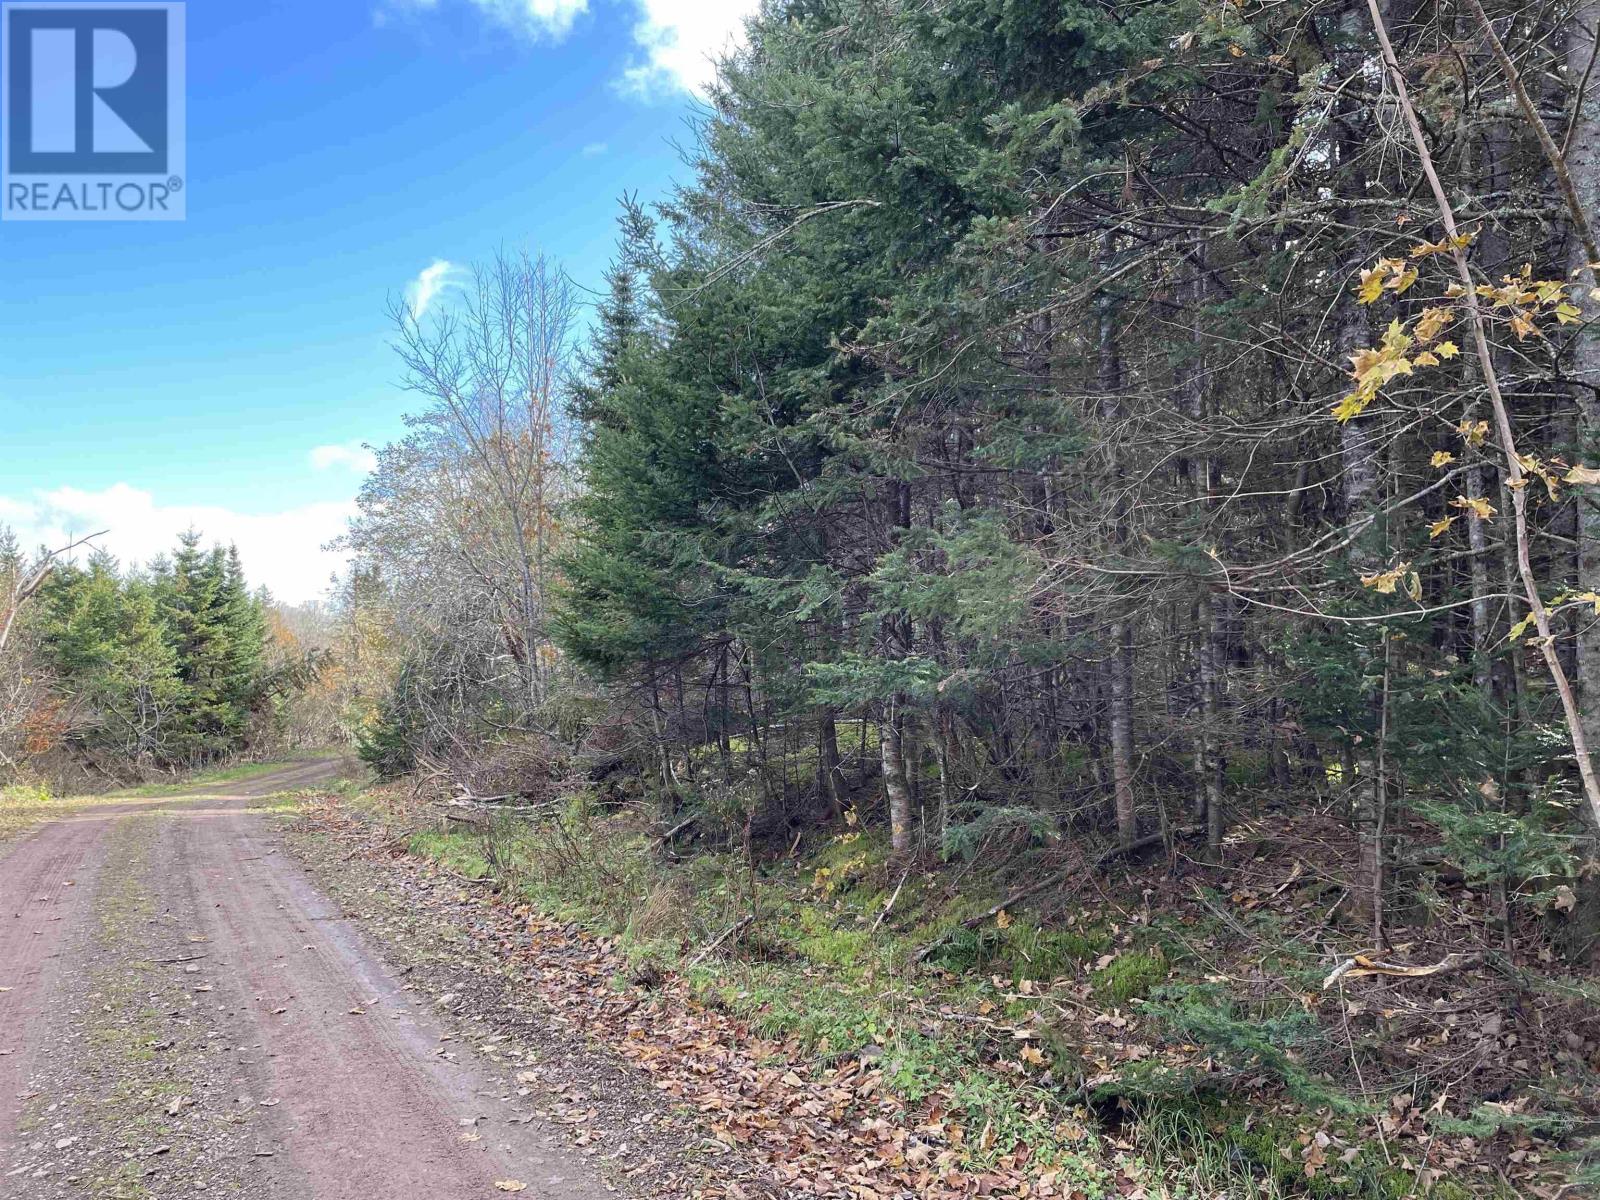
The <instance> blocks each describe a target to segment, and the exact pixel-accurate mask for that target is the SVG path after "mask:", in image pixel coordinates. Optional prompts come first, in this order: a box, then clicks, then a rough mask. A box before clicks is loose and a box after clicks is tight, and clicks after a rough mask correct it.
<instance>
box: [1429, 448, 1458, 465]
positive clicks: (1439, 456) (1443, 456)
mask: <svg viewBox="0 0 1600 1200" xmlns="http://www.w3.org/2000/svg"><path fill="white" fill-rule="evenodd" d="M1455 460H1456V456H1455V455H1454V454H1451V453H1450V451H1448V450H1435V451H1434V452H1433V457H1432V458H1430V459H1429V460H1428V465H1429V466H1430V467H1448V466H1449V465H1450V464H1451V463H1453V462H1455Z"/></svg>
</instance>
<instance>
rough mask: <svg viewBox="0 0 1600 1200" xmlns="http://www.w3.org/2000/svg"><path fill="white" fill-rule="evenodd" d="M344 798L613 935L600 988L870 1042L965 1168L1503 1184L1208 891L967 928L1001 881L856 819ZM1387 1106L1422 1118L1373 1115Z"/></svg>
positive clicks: (823, 1056)
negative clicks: (931, 860)
mask: <svg viewBox="0 0 1600 1200" xmlns="http://www.w3.org/2000/svg"><path fill="white" fill-rule="evenodd" d="M339 799H340V804H341V806H342V807H343V808H344V810H345V811H346V812H347V813H349V814H356V815H359V816H361V817H363V818H364V819H366V820H369V821H373V822H376V823H379V824H382V825H383V826H385V827H386V832H387V833H388V834H389V835H390V836H391V837H396V838H399V839H400V840H401V841H402V843H403V844H404V845H405V847H406V849H407V850H408V851H409V852H410V853H411V854H412V855H414V856H417V857H418V858H422V859H425V860H428V861H430V862H433V863H435V864H437V865H438V866H439V867H440V868H442V869H443V870H445V871H447V872H448V873H449V874H451V875H453V876H456V877H459V878H462V879H465V880H478V881H481V880H493V881H494V882H496V883H497V884H498V885H499V887H500V889H501V891H502V892H503V893H504V894H506V895H508V896H509V897H510V898H511V899H512V900H513V901H515V902H520V903H526V904H527V905H529V906H530V907H531V908H533V909H535V910H537V911H539V912H541V913H544V914H546V915H549V916H552V917H555V918H558V919H560V920H564V921H570V922H573V923H575V924H577V925H579V926H581V927H583V928H585V929H587V930H589V931H590V932H593V933H595V934H597V935H601V936H604V937H607V938H611V939H615V940H616V943H617V945H618V947H619V948H620V950H621V952H622V953H623V955H624V956H625V960H626V963H627V971H626V973H625V977H623V978H619V979H618V981H617V985H618V986H619V987H626V986H628V985H629V984H630V983H637V982H639V981H641V980H643V981H648V980H649V979H650V978H651V977H652V976H655V975H657V974H659V973H661V972H674V973H677V974H679V975H682V976H683V977H685V978H686V979H687V980H688V981H689V982H690V984H691V986H692V988H693V990H694V994H695V995H696V996H697V997H698V999H699V1000H700V1001H701V1002H702V1003H704V1004H705V1005H707V1006H710V1007H712V1008H715V1009H718V1010H720V1011H722V1012H725V1013H729V1014H732V1015H734V1016H736V1017H738V1018H739V1019H740V1020H741V1021H743V1022H745V1023H746V1024H747V1025H748V1028H749V1029H750V1031H751V1033H752V1035H754V1036H756V1037H759V1038H762V1039H767V1040H771V1041H774V1042H777V1043H779V1044H781V1045H782V1046H784V1048H785V1049H784V1055H785V1058H786V1059H787V1060H788V1061H789V1062H791V1063H796V1064H800V1063H804V1064H810V1065H812V1066H815V1065H817V1064H829V1063H837V1062H841V1061H847V1060H849V1059H851V1058H853V1057H863V1058H866V1059H870V1060H871V1061H873V1062H874V1063H875V1064H876V1065H877V1066H878V1067H880V1068H881V1069H882V1070H883V1071H884V1076H885V1082H886V1084H887V1085H888V1086H889V1087H891V1088H892V1089H893V1091H894V1093H895V1095H896V1096H897V1097H898V1098H899V1100H900V1102H901V1104H902V1106H903V1112H904V1114H905V1120H906V1121H907V1123H908V1124H918V1123H922V1122H926V1121H928V1120H929V1119H930V1114H932V1115H933V1119H934V1120H937V1121H939V1122H941V1123H942V1124H944V1125H945V1126H947V1127H948V1128H950V1129H952V1130H955V1131H957V1133H958V1134H959V1136H958V1137H957V1138H955V1139H954V1150H955V1154H956V1158H955V1161H956V1162H957V1163H958V1165H959V1166H960V1167H961V1168H962V1169H963V1170H966V1171H969V1172H977V1173H982V1172H986V1171H1004V1170H1007V1169H1014V1168H1015V1167H1016V1165H1017V1164H1018V1162H1019V1161H1022V1162H1026V1164H1027V1169H1028V1171H1029V1172H1031V1173H1032V1175H1033V1176H1035V1177H1039V1176H1041V1175H1043V1176H1046V1177H1048V1178H1049V1179H1050V1180H1051V1186H1057V1185H1060V1186H1062V1187H1064V1188H1065V1191H1064V1192H1063V1194H1065V1195H1073V1194H1075V1193H1081V1195H1082V1196H1083V1197H1087V1198H1094V1197H1100V1196H1109V1195H1114V1194H1116V1193H1117V1190H1118V1189H1117V1186H1116V1184H1117V1182H1118V1181H1123V1182H1125V1181H1126V1180H1127V1179H1129V1178H1134V1179H1142V1180H1146V1181H1149V1182H1150V1184H1151V1187H1152V1190H1151V1191H1150V1193H1149V1194H1150V1195H1151V1196H1157V1195H1164V1196H1168V1197H1172V1198H1174V1200H1176V1198H1179V1197H1202V1196H1217V1195H1227V1196H1229V1197H1231V1198H1237V1200H1280V1198H1286V1197H1314V1198H1317V1200H1339V1198H1344V1197H1350V1198H1356V1197H1372V1198H1374V1200H1399V1198H1401V1197H1408V1196H1422V1195H1429V1196H1433V1197H1439V1198H1441V1200H1459V1198H1461V1197H1466V1196H1511V1195H1516V1194H1518V1191H1517V1189H1515V1188H1514V1187H1513V1186H1512V1185H1511V1184H1507V1183H1504V1182H1502V1179H1501V1177H1500V1176H1499V1175H1498V1174H1497V1173H1496V1171H1495V1170H1494V1169H1492V1168H1491V1167H1489V1166H1488V1165H1486V1164H1485V1163H1478V1162H1471V1163H1469V1162H1468V1161H1467V1160H1466V1159H1463V1158H1459V1157H1457V1158H1456V1159H1455V1160H1454V1161H1456V1162H1457V1164H1458V1166H1460V1167H1461V1170H1460V1171H1459V1172H1456V1173H1446V1172H1443V1171H1440V1170H1437V1169H1434V1168H1429V1167H1426V1166H1424V1165H1422V1164H1424V1163H1426V1162H1427V1161H1429V1159H1428V1154H1429V1152H1430V1148H1432V1147H1433V1146H1434V1145H1435V1144H1436V1143H1437V1144H1438V1145H1439V1146H1443V1145H1444V1144H1445V1142H1444V1139H1443V1138H1441V1137H1439V1136H1438V1134H1437V1132H1436V1131H1428V1130H1425V1129H1424V1126H1425V1125H1426V1121H1425V1119H1424V1117H1423V1115H1422V1114H1421V1113H1420V1104H1421V1101H1422V1097H1421V1096H1416V1097H1409V1098H1406V1100H1405V1103H1404V1104H1401V1101H1400V1099H1399V1098H1398V1097H1396V1098H1393V1099H1390V1100H1389V1101H1388V1103H1387V1104H1386V1103H1385V1099H1384V1098H1380V1097H1369V1098H1368V1099H1366V1100H1359V1099H1357V1098H1356V1097H1355V1096H1354V1095H1352V1094H1350V1093H1349V1092H1347V1091H1346V1090H1344V1086H1343V1084H1344V1081H1343V1080H1342V1079H1341V1078H1340V1076H1339V1073H1338V1071H1337V1070H1336V1069H1335V1067H1336V1066H1337V1062H1338V1060H1339V1059H1340V1058H1341V1057H1342V1056H1343V1055H1344V1054H1345V1046H1344V1045H1343V1044H1341V1043H1340V1042H1338V1041H1337V1040H1336V1039H1334V1038H1332V1037H1330V1036H1329V1028H1328V1025H1327V1023H1326V1021H1327V1014H1325V1013H1319V1012H1318V1011H1317V1009H1318V1006H1319V1005H1320V1004H1323V1003H1324V1002H1323V1001H1322V1000H1321V999H1320V998H1319V996H1318V987H1319V984H1320V980H1321V978H1322V977H1323V975H1324V974H1325V973H1326V963H1325V962H1324V961H1322V959H1321V958H1320V956H1319V954H1318V953H1317V951H1316V949H1315V948H1314V947H1312V946H1310V945H1308V944H1307V943H1306V942H1305V941H1304V940H1303V939H1300V938H1297V937H1296V936H1295V935H1294V932H1293V931H1292V930H1290V929H1287V928H1283V927H1280V925H1279V923H1278V918H1277V917H1276V916H1275V915H1274V914H1272V913H1269V912H1260V913H1253V912H1251V911H1248V910H1246V909H1243V908H1241V907H1240V906H1239V905H1236V904H1230V900H1229V898H1228V897H1226V896H1214V895H1199V894H1198V893H1197V896H1198V898H1197V900H1196V901H1195V902H1194V903H1193V904H1189V905H1186V906H1185V907H1183V908H1181V909H1177V908H1172V909H1163V908H1161V907H1157V906H1152V904H1151V902H1150V897H1149V892H1148V890H1147V891H1146V893H1145V896H1144V900H1143V903H1140V902H1139V898H1138V893H1137V891H1135V892H1134V893H1133V899H1132V901H1131V902H1128V901H1123V902H1120V903H1119V902H1118V901H1117V899H1116V898H1110V899H1108V900H1107V901H1106V902H1105V903H1102V904H1099V905H1096V906H1095V907H1094V908H1093V909H1091V910H1079V911H1072V910H1068V911H1066V912H1057V913H1052V914H1051V915H1050V919H1048V920H1040V919H1036V918H1034V917H1031V916H1029V915H1026V914H1021V913H1017V914H1012V913H1007V912H1001V913H1000V914H998V915H997V916H995V917H993V918H989V919H987V920H982V921H977V922H976V923H975V924H974V925H973V926H972V927H968V925H967V924H966V923H965V922H967V920H968V919H969V918H975V917H977V916H979V915H980V914H982V913H984V912H985V911H986V910H987V909H988V908H989V907H990V906H991V905H992V904H993V903H994V901H995V899H996V898H997V895H998V894H1001V892H1000V891H999V890H998V889H1000V887H1001V882H1002V881H1000V880H998V879H995V880H986V879H984V878H983V877H982V876H981V875H980V874H977V873H975V872H973V871H970V870H968V869H967V868H965V867H962V866H960V865H959V864H957V865H955V866H952V867H945V868H939V867H935V866H933V865H932V864H919V865H918V866H917V867H915V868H914V869H912V870H908V871H902V870H900V869H897V868H896V867H894V866H892V865H891V863H890V861H889V855H888V853H887V846H886V844H885V841H884V839H883V837H882V836H881V835H880V833H879V832H878V831H875V830H868V829H860V828H855V827H853V826H852V827H849V828H845V829H842V830H840V831H838V832H836V833H834V834H832V835H831V836H826V835H819V836H817V837H816V838H815V839H814V840H813V841H812V842H811V843H809V844H807V845H804V846H797V847H796V849H795V850H794V852H793V853H792V854H791V855H789V856H785V857H780V858H776V859H772V860H768V861H757V862H751V861H749V860H748V859H746V858H745V857H744V856H743V855H742V854H741V853H740V852H739V851H738V850H737V849H723V850H717V849H714V848H706V847H704V846H702V847H701V848H699V849H698V850H697V852H696V853H695V854H694V855H692V856H689V857H686V858H681V859H680V858H678V857H677V856H664V855H663V854H662V853H661V851H660V848H659V847H658V846H657V845H656V844H655V843H654V839H653V838H652V837H651V836H650V835H649V833H648V832H647V831H646V830H645V829H643V828H641V827H640V826H639V825H638V824H637V823H636V822H633V821H630V819H629V818H627V817H625V816H617V815H614V814H608V813H605V812H602V811H600V810H599V809H598V808H597V807H596V806H595V805H594V804H593V803H592V802H591V801H590V800H589V799H587V798H586V797H582V796H580V797H578V798H577V799H575V800H573V801H572V802H571V803H570V804H569V805H568V806H567V808H566V810H565V811H564V812H562V813H561V814H559V816H557V817H556V818H555V819H554V820H552V821H550V822H548V823H540V824H536V825H535V824H528V823H520V822H502V823H497V824H495V825H492V826H491V827H489V828H487V829H483V830H472V829H463V828H462V827H460V826H459V825H445V826H440V825H439V824H437V823H435V822H434V821H433V820H428V819H422V818H419V817H418V815H417V814H416V813H415V812H414V811H412V810H411V809H410V808H409V807H408V805H407V803H406V802H405V800H404V798H403V797H402V796H401V794H400V793H399V792H398V791H396V792H393V793H386V792H383V791H372V792H368V791H362V790H361V789H359V788H357V787H355V786H354V785H346V786H345V787H344V788H343V789H342V794H341V795H340V798H339ZM747 916H750V917H753V918H754V920H753V921H751V923H750V924H749V925H748V926H747V927H745V928H744V929H743V931H742V932H741V934H740V935H739V936H737V937H730V938H729V939H728V940H727V941H726V942H724V943H722V944H721V945H720V946H719V948H718V950H717V952H716V953H711V954H708V953H706V952H705V951H706V949H707V947H709V946H711V945H712V943H713V942H715V941H716V940H717V938H718V937H719V936H720V935H722V934H724V933H725V932H726V931H728V930H729V929H731V928H733V927H735V926H736V925H738V924H739V922H740V921H741V920H743V918H745V917H747ZM929 946H933V947H934V949H932V950H931V951H929V952H927V953H923V954H920V955H919V952H922V951H924V950H925V948H927V947H929ZM1241 947H1243V948H1245V949H1247V950H1248V953H1249V954H1250V956H1251V961H1250V962H1249V963H1248V964H1246V963H1244V962H1242V961H1238V960H1237V959H1236V958H1235V957H1232V956H1234V955H1235V954H1236V953H1238V952H1239V951H1240V948H1241ZM919 958H920V961H919ZM1245 974H1248V975H1249V976H1250V978H1251V980H1253V983H1252V986H1251V987H1249V988H1242V987H1240V986H1238V982H1239V980H1240V978H1242V977H1243V976H1244V975H1245ZM774 1065H780V1064H774ZM1397 1104H1401V1107H1399V1108H1396V1107H1395V1105H1397ZM1408 1106H1409V1107H1408ZM1397 1117H1398V1118H1399V1119H1397ZM1393 1128H1399V1129H1401V1130H1405V1129H1408V1128H1409V1129H1412V1130H1413V1131H1414V1132H1416V1134H1417V1140H1416V1141H1415V1142H1414V1143H1413V1142H1406V1141H1405V1138H1406V1137H1408V1136H1410V1135H1408V1134H1405V1133H1402V1134H1401V1135H1399V1136H1393V1135H1390V1136H1388V1137H1387V1138H1386V1136H1385V1135H1384V1134H1382V1133H1377V1132H1375V1131H1378V1130H1381V1129H1393ZM1402 1143H1403V1144H1402ZM1453 1153H1454V1152H1453V1151H1452V1154H1453ZM1436 1157H1437V1156H1436ZM1446 1157H1449V1156H1446Z"/></svg>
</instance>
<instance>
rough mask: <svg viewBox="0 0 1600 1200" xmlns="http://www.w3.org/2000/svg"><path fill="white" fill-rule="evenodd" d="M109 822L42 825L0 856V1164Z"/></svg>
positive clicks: (12, 1141)
mask: <svg viewBox="0 0 1600 1200" xmlns="http://www.w3.org/2000/svg"><path fill="white" fill-rule="evenodd" d="M111 821H112V818H110V817H103V818H100V819H90V820H78V821H73V822H70V823H67V822H60V823H56V824H53V825H47V826H46V827H44V828H43V829H42V830H40V831H38V832H37V833H34V834H32V835H31V836H28V837H25V838H24V839H23V840H22V841H21V842H19V843H17V844H16V845H15V846H13V847H12V848H11V849H10V851H9V852H8V853H6V854H4V855H3V856H0V989H3V990H0V1162H6V1161H8V1160H9V1158H10V1154H11V1151H12V1150H13V1149H14V1148H15V1146H16V1144H17V1142H18V1138H17V1133H16V1129H17V1121H18V1118H19V1117H20V1116H21V1112H22V1105H23V1102H24V1101H25V1099H26V1092H25V1088H26V1085H27V1080H28V1077H29V1075H30V1073H31V1072H32V1070H33V1067H34V1065H35V1062H36V1060H37V1056H38V1053H39V1051H40V1049H41V1048H42V1046H43V1045H44V1030H45V1028H46V1023H47V1019H48V1015H49V1013H50V1012H51V1011H52V1010H53V1009H54V1008H55V1007H56V1006H57V1005H59V1003H60V996H59V995H58V986H57V985H58V982H59V978H60V975H61V970H62V966H63V962H62V954H63V951H64V949H65V948H66V947H68V946H70V945H72V944H73V943H74V940H75V938H76V936H77V934H78V931H79V928H80V926H81V925H82V924H83V921H84V919H85V914H86V913H87V912H88V909H89V906H90V898H91V897H92V896H93V894H94V884H95V880H96V879H97V878H98V876H99V873H100V866H101V863H102V861H103V859H104V856H105V835H106V831H107V829H109V828H110V826H111Z"/></svg>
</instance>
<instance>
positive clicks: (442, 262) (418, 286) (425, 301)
mask: <svg viewBox="0 0 1600 1200" xmlns="http://www.w3.org/2000/svg"><path fill="white" fill-rule="evenodd" d="M459 274H460V268H459V267H457V266H456V265H455V263H453V262H450V261H449V260H448V259H443V258H436V259H434V260H433V262H432V263H431V264H430V265H428V266H426V267H423V268H422V270H421V271H419V272H417V277H416V278H415V279H413V280H412V281H411V282H410V283H408V284H406V305H407V307H409V308H410V309H411V315H412V317H413V318H414V319H416V320H418V321H420V320H422V318H423V317H424V316H426V315H427V312H428V309H429V307H430V306H431V305H432V304H433V302H434V301H435V300H437V299H438V298H439V295H440V293H442V292H443V291H444V290H445V289H446V288H449V287H454V286H456V285H457V284H458V283H459V282H460V280H459V278H458V275H459Z"/></svg>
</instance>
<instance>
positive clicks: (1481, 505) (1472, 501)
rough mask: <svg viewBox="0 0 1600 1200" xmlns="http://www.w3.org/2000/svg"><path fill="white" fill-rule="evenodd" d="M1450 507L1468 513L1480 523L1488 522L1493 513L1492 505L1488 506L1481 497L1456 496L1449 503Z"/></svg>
mask: <svg viewBox="0 0 1600 1200" xmlns="http://www.w3.org/2000/svg"><path fill="white" fill-rule="evenodd" d="M1450 507H1451V508H1459V509H1461V510H1462V511H1463V512H1469V513H1471V514H1472V515H1473V516H1475V517H1477V518H1478V519H1479V520H1480V521H1487V520H1489V519H1490V518H1491V517H1493V516H1494V513H1495V508H1494V505H1492V504H1490V503H1489V502H1488V501H1487V500H1485V499H1484V498H1483V497H1482V496H1457V497H1456V498H1455V499H1454V500H1452V501H1450Z"/></svg>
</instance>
